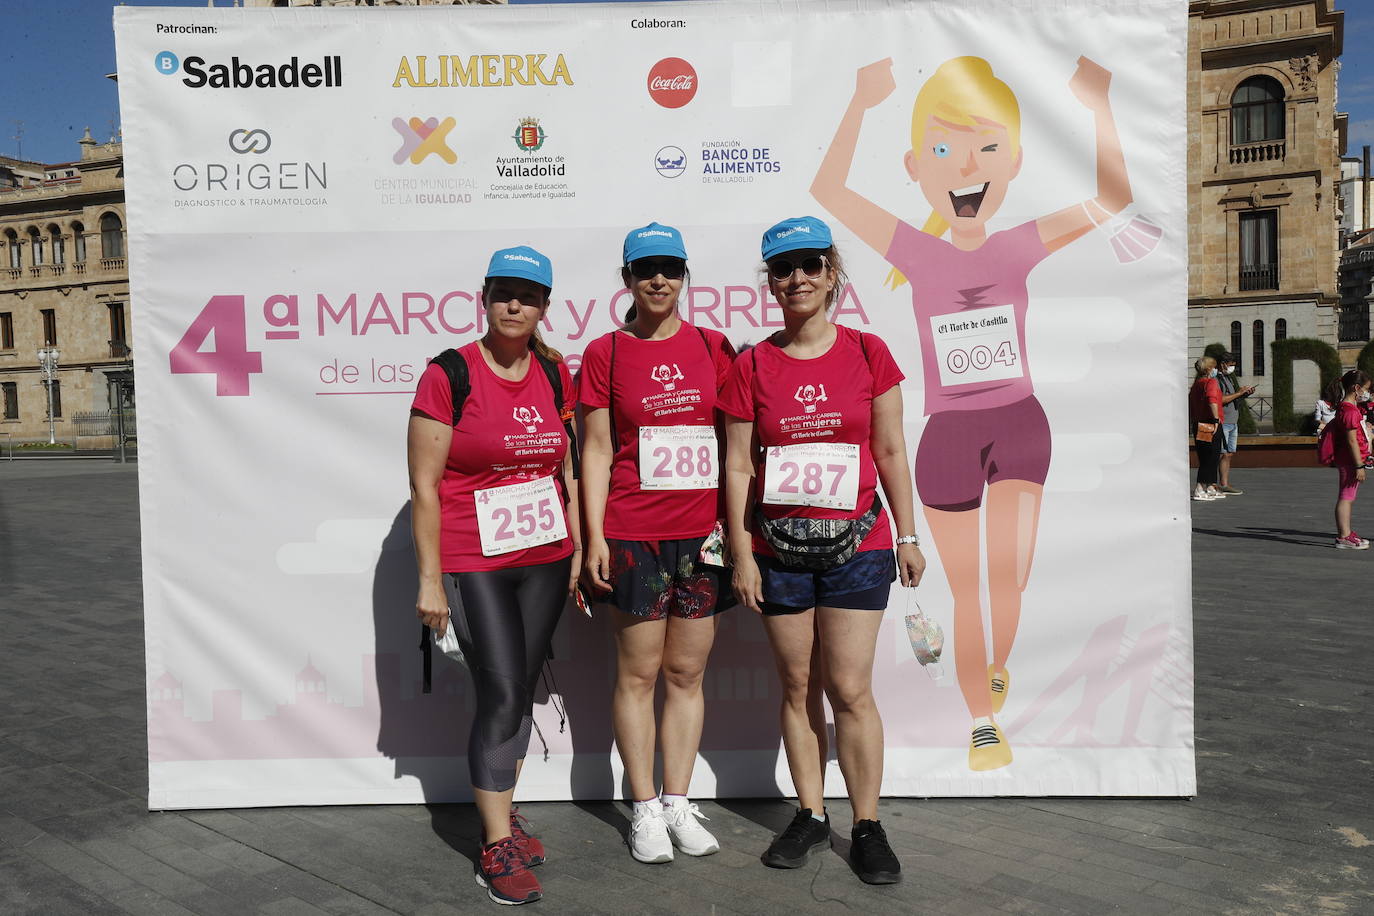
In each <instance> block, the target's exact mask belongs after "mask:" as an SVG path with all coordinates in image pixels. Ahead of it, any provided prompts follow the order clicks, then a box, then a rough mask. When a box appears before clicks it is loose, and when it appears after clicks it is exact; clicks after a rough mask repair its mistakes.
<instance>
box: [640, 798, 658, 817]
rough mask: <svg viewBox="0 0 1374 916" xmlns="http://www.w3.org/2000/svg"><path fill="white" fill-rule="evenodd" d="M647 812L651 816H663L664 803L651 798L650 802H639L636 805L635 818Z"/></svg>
mask: <svg viewBox="0 0 1374 916" xmlns="http://www.w3.org/2000/svg"><path fill="white" fill-rule="evenodd" d="M646 811H647V812H649V813H650V814H654V815H662V814H663V803H662V802H660V801H659V800H658V799H656V798H651V799H649V800H648V801H637V802H635V803H634V812H633V813H634V816H635V817H639V816H640V815H641V814H642V813H643V812H646Z"/></svg>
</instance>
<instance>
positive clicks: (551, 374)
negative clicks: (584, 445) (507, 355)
mask: <svg viewBox="0 0 1374 916" xmlns="http://www.w3.org/2000/svg"><path fill="white" fill-rule="evenodd" d="M530 352H531V353H532V354H533V355H534V358H535V360H537V361H538V363H539V368H541V369H543V370H544V376H545V378H547V379H548V380H549V387H550V388H552V389H553V408H554V410H555V411H557V412H558V416H559V418H560V419H562V421H563V429H564V431H565V432H567V434H568V448H570V449H571V450H572V465H573V479H574V480H578V479H580V478H581V477H582V456H581V454H580V453H579V452H578V449H577V430H575V429H574V428H573V418H572V414H571V413H569V414H568V415H567V416H564V414H563V376H562V373H560V372H559V371H558V367H559V366H560V365H562V363H561V362H554V361H553V360H551V359H548V358H547V357H545V356H544V355H543V354H542V353H540V352H539V351H538V350H535V349H533V348H531V350H530Z"/></svg>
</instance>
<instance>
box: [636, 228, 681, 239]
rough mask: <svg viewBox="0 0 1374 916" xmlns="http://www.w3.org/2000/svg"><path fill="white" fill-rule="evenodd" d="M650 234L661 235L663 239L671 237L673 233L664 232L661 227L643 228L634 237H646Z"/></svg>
mask: <svg viewBox="0 0 1374 916" xmlns="http://www.w3.org/2000/svg"><path fill="white" fill-rule="evenodd" d="M651 235H661V236H663V237H664V238H665V239H670V238H672V237H673V234H672V233H671V232H664V231H663V230H662V229H645V230H644V231H643V232H641V233H639V234H638V235H636V236H635V238H637V239H647V238H648V237H649V236H651Z"/></svg>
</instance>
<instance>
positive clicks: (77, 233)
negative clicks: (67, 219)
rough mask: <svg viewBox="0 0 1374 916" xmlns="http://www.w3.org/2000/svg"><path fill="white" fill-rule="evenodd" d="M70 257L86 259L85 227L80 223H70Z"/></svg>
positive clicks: (78, 260)
mask: <svg viewBox="0 0 1374 916" xmlns="http://www.w3.org/2000/svg"><path fill="white" fill-rule="evenodd" d="M72 259H73V260H75V261H77V262H78V263H79V262H81V261H84V260H86V227H85V226H83V225H81V224H80V223H72Z"/></svg>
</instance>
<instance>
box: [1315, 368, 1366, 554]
mask: <svg viewBox="0 0 1374 916" xmlns="http://www.w3.org/2000/svg"><path fill="white" fill-rule="evenodd" d="M1369 389H1370V379H1369V376H1368V375H1366V374H1365V373H1364V372H1361V371H1360V370H1359V369H1351V370H1350V371H1349V372H1347V373H1346V374H1345V375H1343V376H1341V391H1342V393H1343V397H1342V398H1341V399H1340V401H1338V402H1337V404H1336V416H1335V417H1334V418H1333V419H1332V420H1331V423H1330V424H1329V425H1330V429H1328V430H1327V433H1326V434H1327V435H1329V436H1332V437H1333V441H1332V444H1333V445H1334V446H1335V456H1336V460H1335V468H1336V470H1337V471H1338V472H1339V474H1340V477H1339V478H1338V484H1337V485H1338V487H1339V489H1338V490H1337V493H1336V545H1335V546H1336V548H1337V549H1338V550H1368V549H1369V541H1367V540H1365V539H1364V538H1362V537H1360V536H1359V535H1358V534H1356V533H1355V532H1354V530H1353V529H1352V528H1351V527H1350V517H1351V514H1352V510H1353V509H1354V506H1355V496H1356V494H1358V493H1359V490H1360V484H1362V483H1364V478H1365V467H1364V465H1365V461H1366V460H1368V458H1369V434H1368V430H1367V429H1366V428H1365V425H1364V408H1365V405H1366V404H1368V403H1369V400H1370V392H1369Z"/></svg>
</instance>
